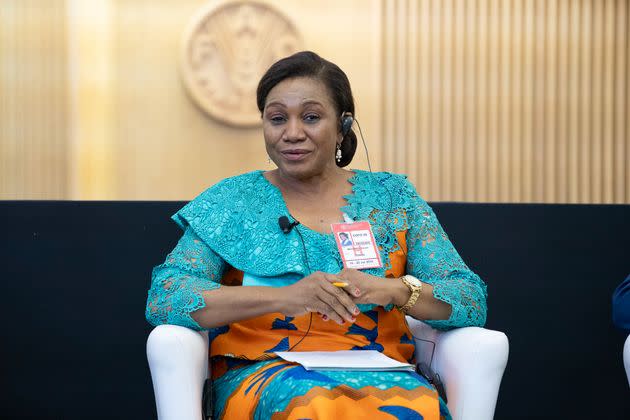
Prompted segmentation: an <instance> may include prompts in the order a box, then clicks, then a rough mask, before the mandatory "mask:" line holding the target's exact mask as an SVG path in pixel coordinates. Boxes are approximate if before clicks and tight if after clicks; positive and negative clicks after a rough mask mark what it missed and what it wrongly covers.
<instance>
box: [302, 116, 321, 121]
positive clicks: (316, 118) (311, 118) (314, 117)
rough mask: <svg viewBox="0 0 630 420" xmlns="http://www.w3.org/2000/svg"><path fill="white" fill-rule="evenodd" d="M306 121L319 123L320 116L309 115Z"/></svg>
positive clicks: (305, 118) (305, 117)
mask: <svg viewBox="0 0 630 420" xmlns="http://www.w3.org/2000/svg"><path fill="white" fill-rule="evenodd" d="M304 121H306V122H315V121H319V115H317V114H307V115H305V116H304Z"/></svg>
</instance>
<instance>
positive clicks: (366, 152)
mask: <svg viewBox="0 0 630 420" xmlns="http://www.w3.org/2000/svg"><path fill="white" fill-rule="evenodd" d="M354 121H355V122H356V123H357V127H359V134H360V135H361V142H363V148H364V149H365V157H366V158H367V164H368V169H369V170H370V173H372V164H371V163H370V154H369V153H368V148H367V145H366V144H365V139H364V138H363V131H362V130H361V124H359V120H357V119H356V118H354Z"/></svg>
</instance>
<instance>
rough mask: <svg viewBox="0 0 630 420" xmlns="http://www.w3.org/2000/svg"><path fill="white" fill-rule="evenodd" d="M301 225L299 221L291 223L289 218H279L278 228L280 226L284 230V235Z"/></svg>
mask: <svg viewBox="0 0 630 420" xmlns="http://www.w3.org/2000/svg"><path fill="white" fill-rule="evenodd" d="M299 224H300V222H298V221H297V220H296V221H295V222H289V218H288V217H287V216H280V217H278V226H280V230H282V232H283V233H289V232H291V229H293V228H294V227H296V226H297V225H299Z"/></svg>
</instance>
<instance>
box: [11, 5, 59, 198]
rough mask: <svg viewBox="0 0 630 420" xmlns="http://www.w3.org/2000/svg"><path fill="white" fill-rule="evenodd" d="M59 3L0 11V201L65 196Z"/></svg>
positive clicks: (14, 6)
mask: <svg viewBox="0 0 630 420" xmlns="http://www.w3.org/2000/svg"><path fill="white" fill-rule="evenodd" d="M64 14H65V2H64V1H63V0H50V1H47V2H42V1H39V0H5V1H3V2H2V7H0V199H59V198H65V197H66V196H67V190H68V174H67V164H68V158H67V155H66V153H67V147H68V146H67V134H68V130H67V120H68V115H67V96H68V95H67V84H68V80H67V73H68V72H67V50H66V25H65V19H64Z"/></svg>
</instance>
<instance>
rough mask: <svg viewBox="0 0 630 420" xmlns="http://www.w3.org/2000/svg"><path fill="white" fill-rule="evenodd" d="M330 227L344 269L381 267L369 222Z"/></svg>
mask: <svg viewBox="0 0 630 420" xmlns="http://www.w3.org/2000/svg"><path fill="white" fill-rule="evenodd" d="M331 227H332V231H333V235H335V241H336V242H337V248H338V249H339V254H340V255H341V260H342V261H343V266H344V267H345V268H354V269H357V270H362V269H364V268H380V267H382V266H383V263H382V262H381V254H380V253H379V251H378V247H377V246H376V241H375V240H374V235H373V234H372V226H370V222H367V221H361V222H352V223H333V224H332V225H331Z"/></svg>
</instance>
